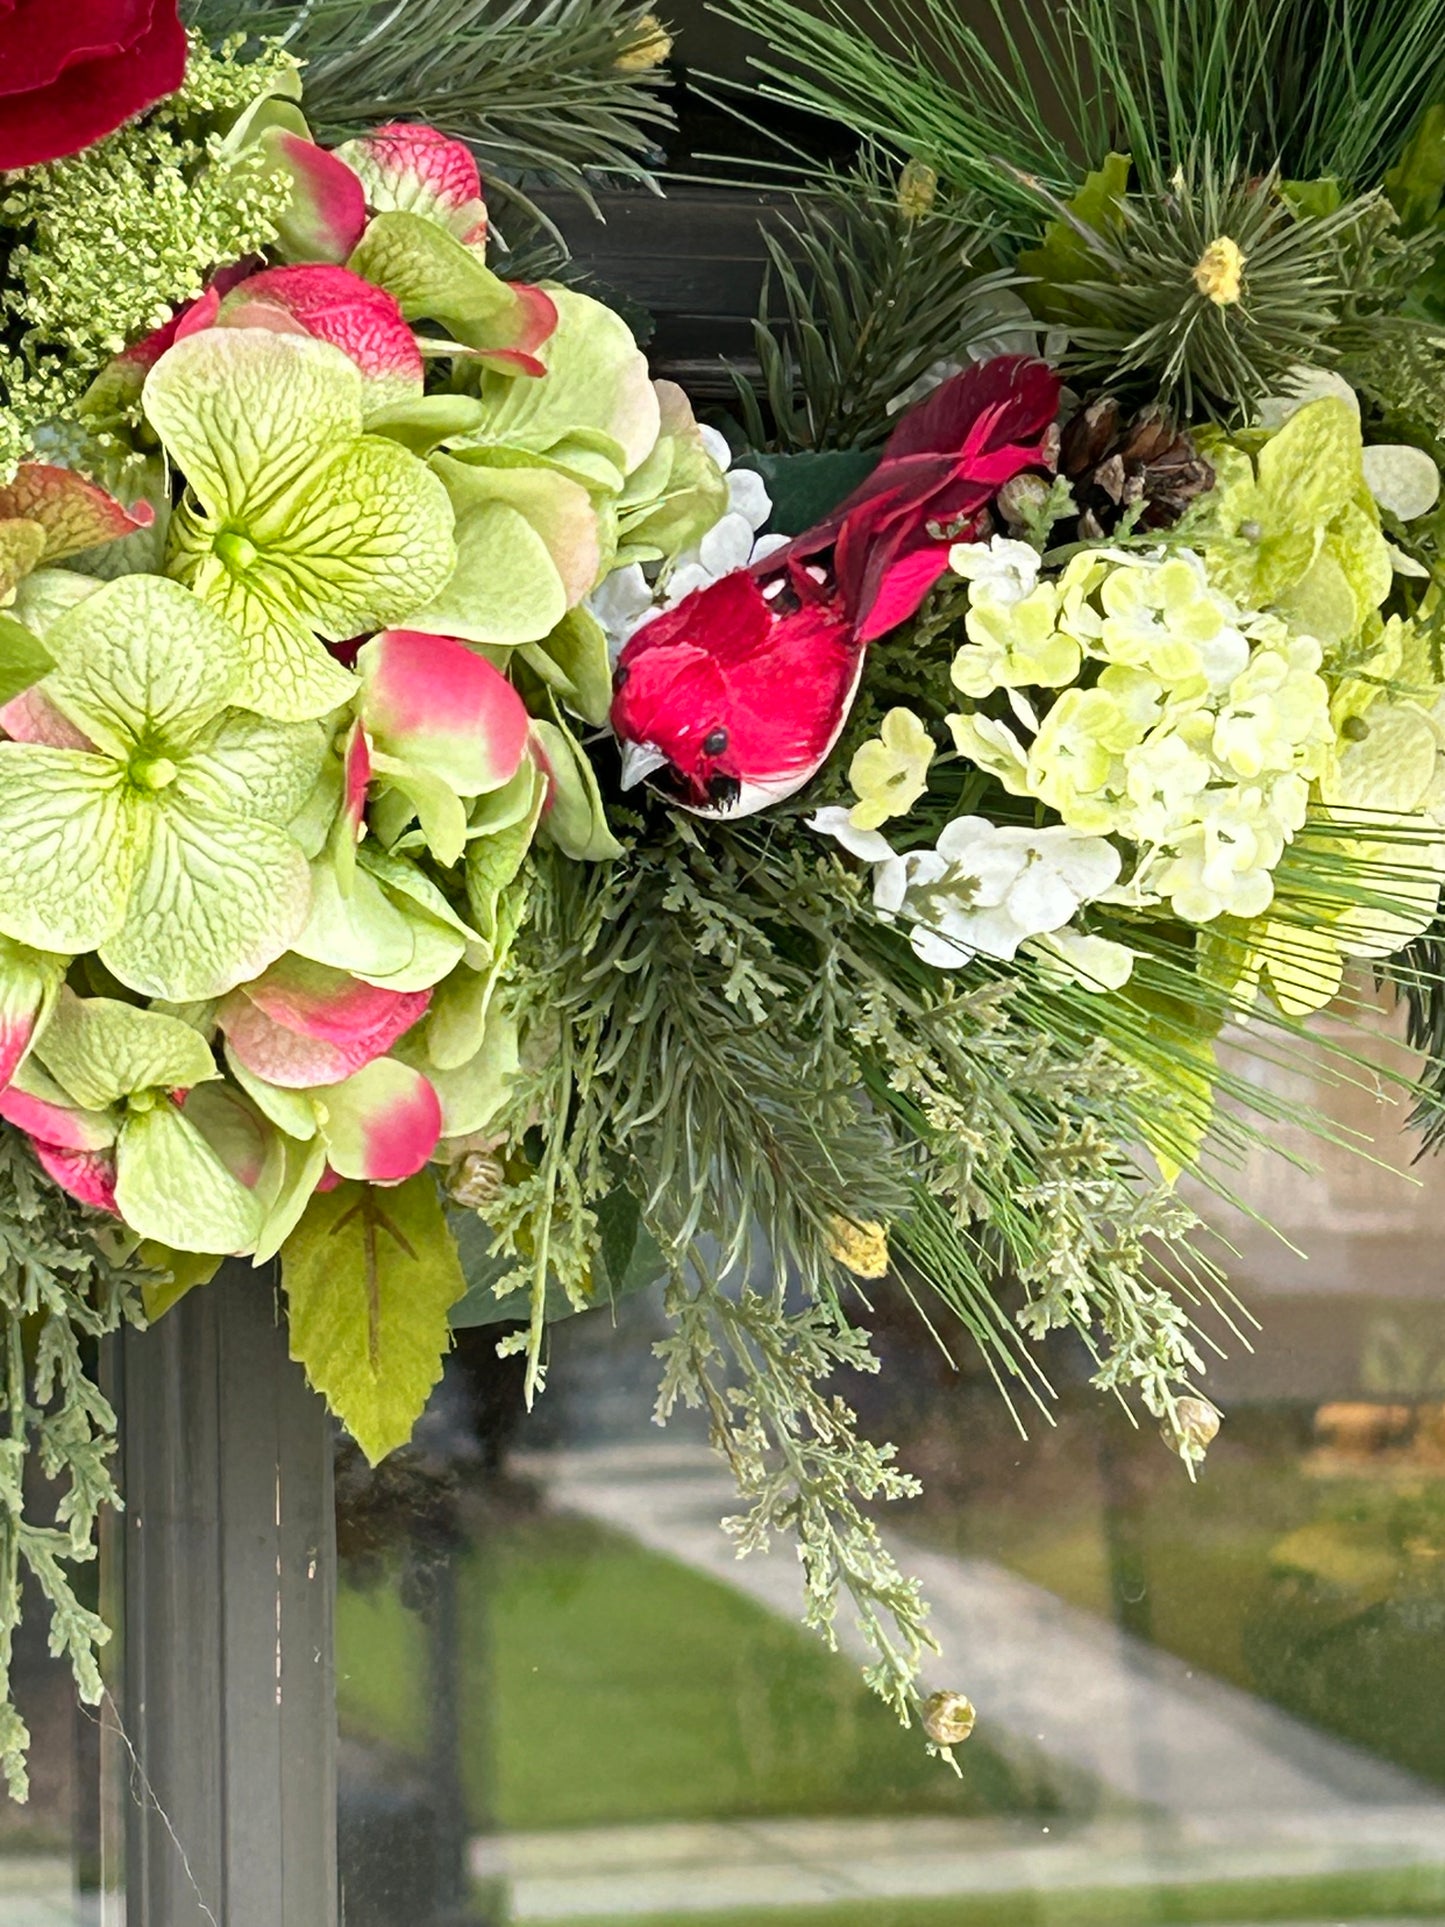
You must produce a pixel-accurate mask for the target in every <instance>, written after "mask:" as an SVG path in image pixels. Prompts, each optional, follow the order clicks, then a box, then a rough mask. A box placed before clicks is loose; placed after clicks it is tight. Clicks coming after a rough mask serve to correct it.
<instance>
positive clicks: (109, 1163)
mask: <svg viewBox="0 0 1445 1927" xmlns="http://www.w3.org/2000/svg"><path fill="white" fill-rule="evenodd" d="M30 1148H31V1150H33V1151H34V1153H35V1156H36V1159H37V1160H38V1162H39V1164H40V1168H41V1170H42V1171H44V1172H45V1174H46V1176H47V1177H49V1178H51V1179H53V1180H54V1182H55V1183H56V1184H58V1185H59V1186H60V1188H61V1190H62V1191H66V1192H69V1194H70V1196H71V1197H72V1198H76V1199H78V1200H79V1202H80V1203H81V1204H88V1205H89V1206H90V1208H91V1209H92V1210H93V1211H108V1212H109V1213H110V1215H111V1216H112V1217H113V1218H118V1217H119V1216H120V1212H119V1211H118V1210H117V1209H116V1203H115V1153H114V1152H113V1151H62V1150H60V1149H58V1148H57V1146H55V1145H53V1144H41V1143H40V1142H39V1141H38V1140H37V1139H34V1138H32V1139H31V1142H30Z"/></svg>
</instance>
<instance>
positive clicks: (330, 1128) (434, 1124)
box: [319, 1057, 442, 1184]
mask: <svg viewBox="0 0 1445 1927" xmlns="http://www.w3.org/2000/svg"><path fill="white" fill-rule="evenodd" d="M319 1098H320V1101H321V1103H322V1104H323V1105H324V1106H325V1110H326V1122H325V1123H324V1125H323V1126H322V1129H323V1131H324V1133H325V1136H326V1147H327V1155H328V1158H329V1160H330V1163H331V1166H332V1169H333V1170H336V1171H339V1172H340V1173H341V1175H342V1177H345V1178H365V1179H367V1180H368V1181H369V1182H371V1183H372V1184H400V1183H401V1182H402V1181H403V1180H404V1179H406V1178H410V1177H414V1176H415V1175H416V1173H417V1172H418V1171H420V1170H421V1169H422V1167H423V1165H425V1163H426V1161H427V1159H428V1158H429V1157H430V1156H431V1154H432V1152H433V1151H434V1150H435V1149H436V1147H437V1144H438V1142H439V1141H440V1138H441V1134H442V1107H441V1100H440V1099H439V1098H438V1096H437V1094H436V1091H435V1089H434V1088H433V1087H432V1084H431V1083H430V1081H429V1080H428V1079H427V1078H425V1077H423V1075H422V1074H421V1072H420V1071H417V1070H413V1069H412V1068H411V1066H410V1065H409V1064H403V1063H400V1062H398V1060H397V1059H396V1058H394V1057H380V1058H377V1059H376V1061H375V1062H374V1063H371V1064H368V1065H367V1066H366V1067H365V1069H364V1070H359V1071H358V1072H357V1073H356V1075H355V1076H354V1077H349V1078H347V1080H346V1082H345V1083H343V1084H338V1085H336V1086H334V1087H333V1088H332V1089H330V1090H328V1091H324V1092H321V1093H319Z"/></svg>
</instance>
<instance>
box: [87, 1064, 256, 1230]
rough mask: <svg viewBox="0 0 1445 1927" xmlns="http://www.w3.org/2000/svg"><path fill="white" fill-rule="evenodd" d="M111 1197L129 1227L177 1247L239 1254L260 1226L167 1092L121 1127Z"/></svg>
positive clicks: (252, 1206)
mask: <svg viewBox="0 0 1445 1927" xmlns="http://www.w3.org/2000/svg"><path fill="white" fill-rule="evenodd" d="M115 1201H116V1207H117V1209H118V1210H119V1211H120V1214H121V1216H122V1217H123V1218H124V1219H125V1222H126V1224H127V1225H128V1226H129V1227H130V1229H131V1230H132V1231H134V1232H138V1233H139V1235H140V1236H141V1237H142V1238H154V1239H156V1240H157V1241H158V1242H159V1243H161V1244H164V1245H170V1246H172V1247H173V1248H174V1249H175V1250H177V1251H210V1252H222V1253H228V1252H246V1251H250V1250H251V1249H252V1248H253V1246H254V1245H255V1243H256V1238H257V1236H258V1234H259V1233H260V1230H261V1223H262V1211H261V1205H260V1202H259V1200H258V1199H257V1198H256V1196H255V1194H254V1193H253V1192H251V1191H248V1190H247V1189H246V1187H245V1185H244V1184H241V1183H238V1181H237V1180H236V1179H235V1178H234V1177H232V1175H231V1173H230V1172H229V1171H228V1170H227V1169H226V1166H225V1165H224V1164H223V1163H222V1161H221V1159H220V1158H219V1157H218V1156H217V1155H216V1153H215V1152H214V1151H213V1150H212V1149H211V1147H210V1145H209V1144H207V1142H206V1140H205V1139H204V1138H203V1137H202V1136H201V1134H200V1132H199V1131H198V1130H197V1129H196V1127H195V1125H194V1124H192V1123H191V1122H190V1121H189V1120H188V1118H187V1117H186V1115H185V1113H184V1112H183V1111H181V1110H179V1109H178V1108H177V1107H176V1106H175V1105H174V1104H172V1103H171V1102H170V1100H169V1099H168V1098H163V1099H162V1100H161V1101H160V1102H159V1103H157V1104H155V1105H154V1106H152V1108H151V1109H150V1110H146V1111H136V1110H132V1111H131V1113H130V1115H129V1116H128V1117H127V1118H126V1121H125V1123H124V1124H123V1125H122V1127H121V1133H120V1138H119V1141H118V1142H117V1144H116V1152H115Z"/></svg>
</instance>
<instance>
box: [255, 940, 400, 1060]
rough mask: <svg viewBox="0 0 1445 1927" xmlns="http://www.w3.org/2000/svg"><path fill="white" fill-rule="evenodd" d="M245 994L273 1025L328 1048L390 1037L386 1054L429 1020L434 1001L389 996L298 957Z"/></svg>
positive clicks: (289, 958)
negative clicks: (429, 1007) (415, 1026)
mask: <svg viewBox="0 0 1445 1927" xmlns="http://www.w3.org/2000/svg"><path fill="white" fill-rule="evenodd" d="M240 994H242V995H244V996H245V997H246V998H247V999H248V1001H249V1002H251V1003H253V1004H255V1005H256V1006H257V1008H258V1009H260V1010H261V1011H263V1012H264V1013H265V1014H266V1016H268V1017H269V1018H270V1019H271V1020H272V1022H273V1023H277V1024H282V1025H284V1026H285V1027H286V1028H287V1029H288V1030H294V1031H299V1032H300V1033H301V1034H302V1035H303V1036H307V1037H318V1038H323V1039H325V1040H326V1041H327V1042H328V1043H332V1044H341V1045H346V1044H348V1043H350V1042H351V1041H352V1040H353V1039H356V1038H360V1037H370V1036H372V1035H374V1034H377V1033H380V1032H382V1031H384V1032H386V1033H387V1041H386V1044H385V1045H383V1047H382V1048H383V1049H388V1048H389V1047H390V1046H391V1045H392V1044H393V1043H395V1041H396V1039H397V1038H398V1037H400V1036H401V1035H402V1034H403V1032H405V1031H408V1030H410V1029H411V1027H412V1025H413V1024H414V1023H416V1022H417V1021H418V1020H419V1019H420V1018H421V1017H422V1016H424V1015H425V1013H426V1007H427V1003H428V1000H429V997H430V992H429V991H425V990H418V991H398V990H383V989H381V988H380V987H379V986H378V985H376V984H364V983H362V982H361V980H360V978H358V977H351V976H348V975H347V973H346V972H345V971H344V970H334V969H332V968H331V966H330V965H328V964H318V963H311V962H309V961H308V960H307V959H306V958H305V957H293V956H287V957H282V958H281V959H280V960H279V961H278V962H276V963H274V964H272V965H271V968H270V969H269V970H267V971H265V972H264V973H263V974H262V975H261V976H260V977H258V978H256V980H255V981H254V982H253V983H249V984H247V985H246V986H245V988H244V990H243V991H242V992H241V993H240Z"/></svg>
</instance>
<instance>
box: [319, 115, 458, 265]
mask: <svg viewBox="0 0 1445 1927" xmlns="http://www.w3.org/2000/svg"><path fill="white" fill-rule="evenodd" d="M336 156H337V158H338V160H341V161H344V162H345V163H346V165H347V166H348V167H350V168H352V169H354V170H355V172H356V174H357V176H358V177H359V179H360V182H361V186H362V188H363V190H364V191H365V196H366V201H367V204H368V206H370V207H371V208H372V209H373V211H374V212H376V213H378V214H387V213H395V212H398V211H402V212H408V213H412V214H420V215H422V216H423V217H424V218H425V219H427V220H429V221H435V222H436V223H437V224H438V225H439V226H441V227H444V228H445V229H446V230H447V232H448V233H449V234H451V235H454V236H455V237H456V239H457V240H458V241H460V242H462V244H463V245H464V246H466V247H475V248H479V247H481V246H482V245H483V243H484V242H485V241H486V238H487V204H486V202H485V201H484V200H483V198H482V181H481V176H480V174H479V173H478V172H477V163H476V159H475V157H474V156H473V154H472V150H471V149H470V148H469V147H467V146H466V145H465V144H464V143H463V142H461V141H458V140H451V139H449V138H448V136H447V135H445V134H443V133H441V132H439V131H438V129H437V128H435V127H421V126H415V125H411V124H408V123H404V122H401V121H391V122H389V123H388V124H387V125H386V126H384V127H378V128H376V129H375V130H374V131H373V132H372V133H370V134H367V135H365V136H364V137H363V138H362V139H360V140H353V141H346V142H345V143H344V144H343V145H342V146H340V147H338V148H337V149H336Z"/></svg>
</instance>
